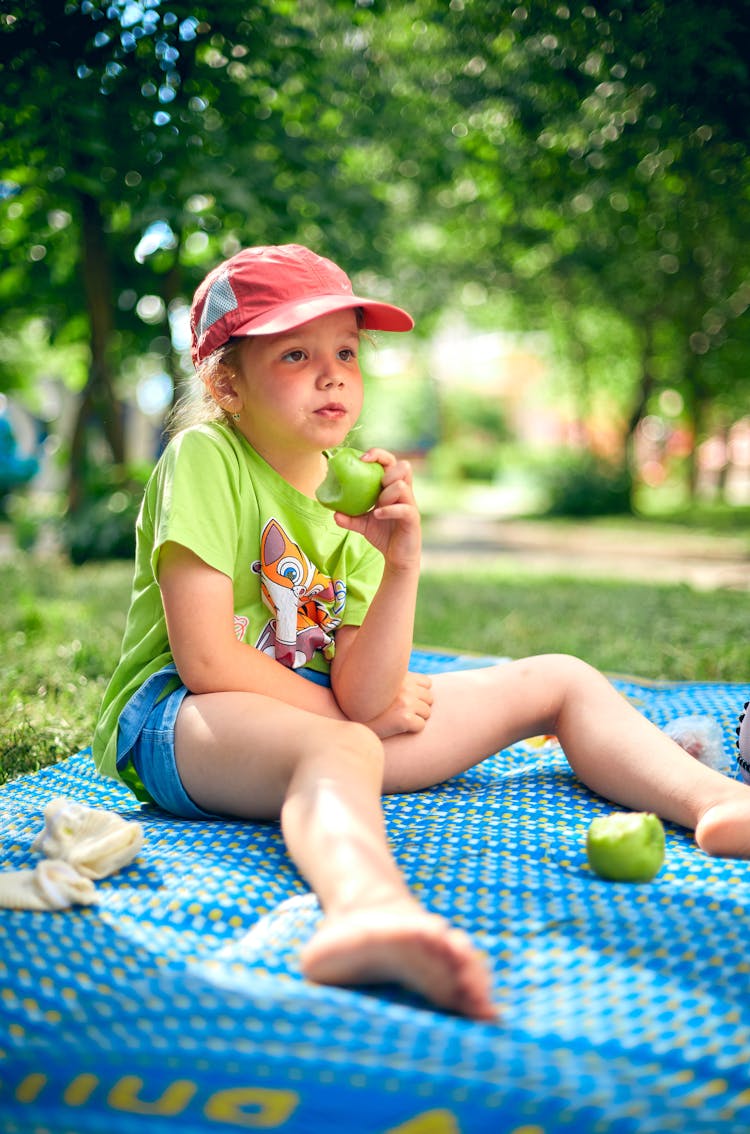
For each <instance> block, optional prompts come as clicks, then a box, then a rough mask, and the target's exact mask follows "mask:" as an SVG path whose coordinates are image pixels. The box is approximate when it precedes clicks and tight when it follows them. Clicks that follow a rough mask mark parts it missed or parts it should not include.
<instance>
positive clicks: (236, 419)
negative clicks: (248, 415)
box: [232, 413, 240, 421]
mask: <svg viewBox="0 0 750 1134" xmlns="http://www.w3.org/2000/svg"><path fill="white" fill-rule="evenodd" d="M239 420H240V415H239V414H238V413H233V414H232V421H239Z"/></svg>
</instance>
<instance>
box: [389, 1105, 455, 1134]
mask: <svg viewBox="0 0 750 1134" xmlns="http://www.w3.org/2000/svg"><path fill="white" fill-rule="evenodd" d="M386 1134H460V1129H459V1126H458V1123H457V1122H456V1116H455V1115H454V1114H452V1113H451V1112H450V1111H449V1110H426V1111H424V1113H423V1114H418V1115H417V1116H416V1117H415V1118H410V1119H409V1121H408V1122H404V1123H402V1125H401V1126H394V1127H392V1128H391V1129H390V1130H388V1131H387V1132H386Z"/></svg>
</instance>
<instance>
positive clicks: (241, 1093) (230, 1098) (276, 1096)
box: [203, 1087, 299, 1130]
mask: <svg viewBox="0 0 750 1134" xmlns="http://www.w3.org/2000/svg"><path fill="white" fill-rule="evenodd" d="M298 1103H299V1096H298V1095H297V1094H296V1093H295V1092H294V1091H277V1090H270V1089H268V1088H265V1087H234V1088H232V1089H230V1090H225V1091H216V1092H215V1093H214V1094H213V1095H211V1097H210V1098H209V1100H208V1102H207V1103H206V1105H205V1107H204V1108H203V1113H204V1114H205V1116H206V1118H213V1119H214V1120H215V1121H217V1122H232V1123H233V1124H234V1125H235V1126H252V1127H255V1128H256V1129H257V1128H260V1129H265V1130H269V1129H271V1128H272V1127H274V1126H283V1125H284V1123H285V1122H286V1120H287V1118H289V1116H290V1114H291V1113H292V1111H293V1110H295V1108H296V1106H297V1104H298Z"/></svg>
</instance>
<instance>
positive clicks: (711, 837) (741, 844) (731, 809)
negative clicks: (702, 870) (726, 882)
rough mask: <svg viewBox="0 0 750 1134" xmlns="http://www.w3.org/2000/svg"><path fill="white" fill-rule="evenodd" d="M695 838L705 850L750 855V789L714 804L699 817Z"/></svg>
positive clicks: (721, 855)
mask: <svg viewBox="0 0 750 1134" xmlns="http://www.w3.org/2000/svg"><path fill="white" fill-rule="evenodd" d="M695 841H696V842H697V844H698V846H699V847H700V848H701V850H704V851H705V852H706V853H707V854H713V855H718V856H719V857H721V858H750V793H748V795H747V798H744V797H743V798H741V799H739V798H737V796H735V797H734V798H732V799H726V800H724V801H722V802H720V803H715V804H713V806H712V807H709V808H708V810H707V811H704V813H703V815H702V816H701V817H700V819H699V820H698V825H697V826H696V828H695Z"/></svg>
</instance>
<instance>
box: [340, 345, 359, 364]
mask: <svg viewBox="0 0 750 1134" xmlns="http://www.w3.org/2000/svg"><path fill="white" fill-rule="evenodd" d="M356 357H357V355H356V354H355V352H354V351H353V350H351V349H350V348H349V347H344V349H343V350H340V351H339V358H340V359H341V360H342V362H352V361H353V360H354V359H355V358H356Z"/></svg>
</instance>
